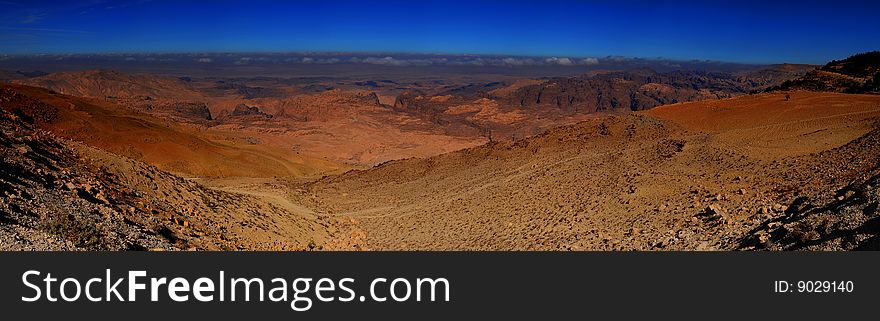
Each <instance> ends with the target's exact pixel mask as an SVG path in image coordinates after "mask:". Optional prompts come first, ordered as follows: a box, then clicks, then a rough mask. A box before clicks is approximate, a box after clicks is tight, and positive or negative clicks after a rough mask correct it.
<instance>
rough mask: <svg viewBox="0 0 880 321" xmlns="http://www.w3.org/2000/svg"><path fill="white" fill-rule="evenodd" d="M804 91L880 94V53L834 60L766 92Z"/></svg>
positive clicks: (874, 52)
mask: <svg viewBox="0 0 880 321" xmlns="http://www.w3.org/2000/svg"><path fill="white" fill-rule="evenodd" d="M782 90H808V91H828V92H842V93H878V92H880V51H871V52H866V53H861V54H857V55H854V56H851V57H849V58H846V59H844V60H834V61H831V62H829V63H828V64H826V65H825V66H822V67H820V68H818V69H816V70H813V71H810V72H809V73H807V74H806V75H804V76H802V77H800V78H797V79H793V80H789V81H786V82H784V83H782V84H780V85H778V86H774V87H771V88H769V89H768V91H782Z"/></svg>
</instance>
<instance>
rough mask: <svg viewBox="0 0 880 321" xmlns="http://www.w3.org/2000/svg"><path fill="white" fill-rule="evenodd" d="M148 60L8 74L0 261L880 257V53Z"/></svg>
mask: <svg viewBox="0 0 880 321" xmlns="http://www.w3.org/2000/svg"><path fill="white" fill-rule="evenodd" d="M159 57H164V58H162V59H174V61H181V60H193V59H195V60H197V61H198V60H201V61H207V60H204V59H210V61H212V64H213V65H212V66H211V68H205V67H200V66H196V67H193V66H192V63H177V62H169V63H167V64H165V65H162V66H164V69H162V68H157V67H156V66H154V65H151V64H150V63H143V62H141V63H138V62H133V60H132V59H126V58H129V57H116V56H107V57H103V56H102V57H101V58H100V59H98V58H96V57H94V56H88V57H86V56H84V57H67V58H65V59H67V60H71V61H70V62H67V63H65V64H64V65H59V61H63V60H58V59H53V58H51V57H15V58H11V59H4V60H3V61H0V69H5V70H6V71H4V72H3V73H2V75H3V78H2V80H3V81H4V82H5V83H3V84H2V85H0V107H2V121H0V123H2V128H3V130H2V136H0V138H2V154H3V166H2V172H0V190H2V195H0V214H2V215H0V248H2V249H3V250H562V251H567V250H576V251H577V250H864V249H873V250H876V249H878V247H880V236H878V234H880V225H878V222H880V212H878V202H880V190H878V185H880V167H878V165H880V141H878V138H880V122H878V121H880V118H878V117H880V95H878V94H877V93H878V92H880V89H878V84H880V82H878V80H877V79H878V78H877V77H878V75H880V53H878V52H869V53H863V54H858V55H854V56H852V57H849V58H846V59H841V60H835V61H832V62H829V63H828V64H827V65H824V66H816V65H797V64H779V65H745V64H723V63H713V62H691V63H689V64H688V63H676V62H675V61H667V60H622V59H618V58H613V57H607V58H600V59H591V60H586V59H585V60H582V61H580V62H577V64H576V66H574V67H572V66H569V65H568V63H565V64H562V65H560V64H559V63H558V62H559V58H554V59H555V60H553V59H550V58H546V59H543V60H542V59H538V58H516V59H520V60H512V59H514V58H502V57H488V56H487V57H472V56H450V57H445V58H443V59H445V60H443V62H442V63H441V62H433V63H431V62H430V61H431V60H430V59H432V58H430V57H418V56H416V57H412V56H402V57H403V58H392V56H385V57H379V56H375V57H358V56H356V55H340V54H335V55H322V54H309V55H308V56H304V55H302V54H291V55H289V56H279V55H270V56H262V57H250V56H242V55H225V56H223V58H222V59H226V60H229V61H232V62H242V61H245V62H247V63H241V64H234V63H224V62H221V59H220V58H217V57H213V58H207V57H191V56H186V55H171V56H169V55H165V56H159ZM171 57H174V58H171ZM149 58H153V59H152V60H148V59H149ZM156 58H157V57H152V56H138V57H136V59H134V60H138V59H139V60H143V61H151V62H152V64H157V63H156V62H155V61H157V59H156ZM245 58H249V59H245ZM260 58H265V59H260ZM270 58H271V59H270ZM282 58H283V59H282ZM332 59H335V61H334V62H333V63H327V64H325V65H324V66H322V67H321V68H319V69H314V68H315V67H314V66H315V64H313V63H312V62H313V61H316V60H324V61H331V60H332ZM433 59H438V58H436V57H433ZM475 59H480V61H482V62H483V65H480V66H477V65H474V66H470V67H461V65H460V64H450V63H449V61H463V62H464V61H474V60H475ZM525 59H529V60H530V61H539V62H540V63H539V64H535V65H530V66H526V67H515V68H514V67H511V66H510V65H511V64H513V63H514V61H525ZM564 59H566V60H567V61H568V62H570V63H572V64H575V63H574V62H572V60H570V59H569V58H564ZM108 61H109V62H108ZM290 61H297V62H296V63H290ZM338 61H346V62H343V63H339V62H338ZM365 61H371V62H373V63H367V62H365ZM425 61H428V62H425ZM437 61H440V60H437ZM392 62H395V64H399V65H393V66H392V65H389V64H391V63H392ZM279 64H281V65H283V66H287V67H284V68H289V69H284V68H281V67H278V66H279ZM34 66H41V68H44V69H37V68H32V67H34ZM96 67H97V68H96ZM300 67H302V68H300ZM560 67H565V68H560ZM110 68H113V69H110ZM139 68H140V69H139ZM388 68H391V69H388ZM43 70H48V71H43ZM146 70H152V71H149V72H148V71H146ZM389 70H390V71H389ZM426 70H430V72H425V71H426ZM423 72H425V73H423Z"/></svg>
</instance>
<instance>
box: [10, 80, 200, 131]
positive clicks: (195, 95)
mask: <svg viewBox="0 0 880 321" xmlns="http://www.w3.org/2000/svg"><path fill="white" fill-rule="evenodd" d="M13 83H16V84H22V85H28V86H33V87H41V88H46V89H49V90H52V91H54V92H57V93H61V94H66V95H70V96H75V97H86V98H94V99H99V100H104V101H108V102H113V103H115V104H118V105H122V106H126V107H129V108H131V109H133V110H136V111H139V112H143V113H146V114H150V115H154V116H158V117H161V118H165V119H169V120H172V121H175V122H184V123H195V124H205V123H206V122H207V121H209V120H211V119H212V117H211V112H210V110H209V109H208V106H207V104H206V99H205V98H204V95H203V94H202V93H200V92H198V91H196V90H195V89H193V88H192V87H191V86H190V85H189V84H188V83H186V82H185V81H183V80H180V79H178V78H172V77H163V76H157V75H152V74H124V73H119V72H116V71H112V70H103V69H101V70H88V71H78V72H59V73H53V74H48V75H45V76H41V77H35V78H28V79H21V80H16V81H13Z"/></svg>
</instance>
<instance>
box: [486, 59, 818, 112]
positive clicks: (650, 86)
mask: <svg viewBox="0 0 880 321" xmlns="http://www.w3.org/2000/svg"><path fill="white" fill-rule="evenodd" d="M806 68H808V67H807V66H799V65H782V66H775V67H773V68H770V69H762V70H757V71H753V72H741V73H725V72H701V71H670V72H655V71H653V70H649V69H643V70H635V71H625V72H603V73H592V74H587V75H583V76H579V77H570V78H558V79H551V80H548V81H546V82H543V83H540V84H533V85H528V86H523V87H521V88H518V89H517V90H515V91H514V92H512V93H510V94H507V95H500V96H494V97H493V98H495V99H498V100H501V101H503V102H504V103H506V104H510V105H513V106H519V107H521V108H528V109H534V108H556V109H559V110H560V111H562V112H566V113H595V112H601V111H612V110H620V109H623V110H645V109H650V108H653V107H656V106H660V105H665V104H672V103H679V102H687V101H697V100H706V99H721V98H729V97H734V96H739V95H743V94H746V93H749V92H753V91H758V90H762V89H764V88H767V87H769V86H772V85H776V84H779V83H781V82H782V81H784V80H787V79H792V78H794V77H797V76H799V75H802V74H803V73H804V72H805V69H806Z"/></svg>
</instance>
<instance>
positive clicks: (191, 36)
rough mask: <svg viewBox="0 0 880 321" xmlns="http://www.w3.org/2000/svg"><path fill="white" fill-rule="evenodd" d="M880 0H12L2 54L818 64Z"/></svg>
mask: <svg viewBox="0 0 880 321" xmlns="http://www.w3.org/2000/svg"><path fill="white" fill-rule="evenodd" d="M878 12H880V1H864V2H847V1H824V2H823V1H797V2H794V1H793V2H786V1H767V0H765V1H750V0H744V1H725V2H721V1H717V2H716V1H693V2H663V1H579V2H567V1H477V0H473V1H399V2H398V1H381V2H380V1H313V2H290V1H284V2H282V1H260V0H249V1H222V0H219V1H192V2H188V1H162V0H154V1H99V0H95V1H81V2H76V1H6V0H0V54H35V53H107V52H259V51H345V52H348V51H356V52H412V53H443V54H504V55H535V56H560V57H604V56H608V55H619V56H629V57H648V58H653V57H663V58H670V59H709V60H720V61H733V62H757V63H771V62H797V63H824V62H826V61H828V60H831V59H840V58H845V57H847V56H849V55H851V54H854V53H858V52H863V51H868V50H877V49H880V23H878V22H877V19H878V17H877V14H878Z"/></svg>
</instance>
